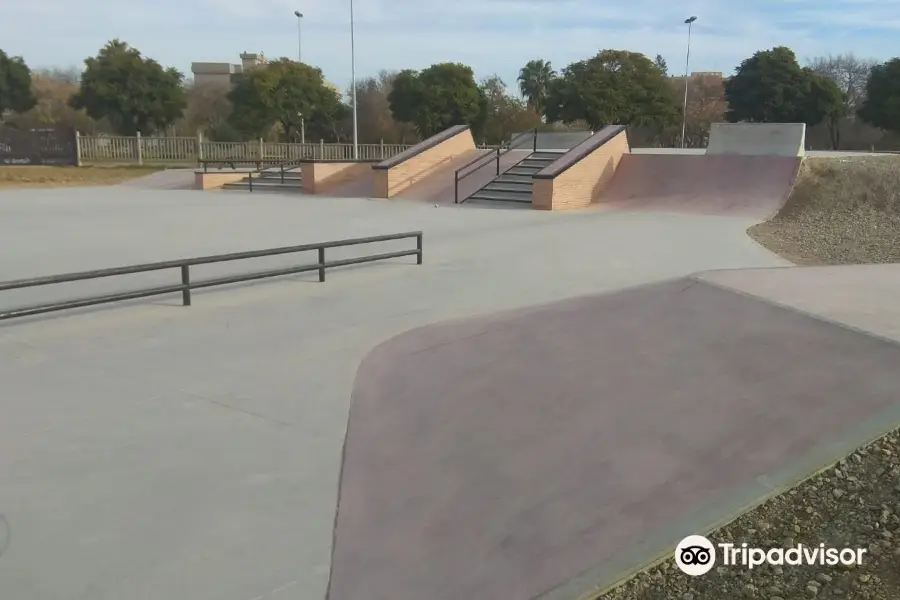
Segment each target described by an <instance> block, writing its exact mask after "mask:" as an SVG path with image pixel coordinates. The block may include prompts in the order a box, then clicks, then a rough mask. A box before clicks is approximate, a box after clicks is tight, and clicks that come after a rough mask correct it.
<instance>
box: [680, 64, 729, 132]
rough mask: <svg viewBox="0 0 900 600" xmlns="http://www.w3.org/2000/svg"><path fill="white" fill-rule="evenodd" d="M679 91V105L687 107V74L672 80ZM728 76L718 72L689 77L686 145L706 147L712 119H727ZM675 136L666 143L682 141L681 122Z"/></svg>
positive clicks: (714, 120)
mask: <svg viewBox="0 0 900 600" xmlns="http://www.w3.org/2000/svg"><path fill="white" fill-rule="evenodd" d="M669 81H670V82H671V84H672V88H673V90H674V92H675V97H676V98H677V102H678V104H679V109H682V108H683V105H682V103H683V102H684V82H685V78H684V77H683V76H681V77H672V78H670V80H669ZM724 83H725V82H724V80H723V78H722V77H721V76H719V75H718V74H712V73H711V74H694V75H691V76H690V77H689V78H688V86H689V87H688V101H687V110H686V111H685V132H684V137H685V145H686V146H688V147H691V148H702V147H704V146H705V145H706V142H707V141H708V139H709V130H710V126H711V125H712V123H719V122H722V121H724V120H725V111H726V110H727V109H728V106H727V105H726V104H725V85H724ZM675 129H677V131H673V132H672V135H670V136H668V137H669V138H671V139H667V140H666V145H671V144H672V143H675V142H677V141H678V139H679V138H680V136H681V127H680V123H679V124H678V126H677V127H676V128H675Z"/></svg>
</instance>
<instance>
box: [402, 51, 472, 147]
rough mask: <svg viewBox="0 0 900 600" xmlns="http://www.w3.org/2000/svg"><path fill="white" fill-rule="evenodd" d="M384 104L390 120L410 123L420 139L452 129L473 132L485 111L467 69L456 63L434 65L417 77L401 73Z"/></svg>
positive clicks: (414, 74) (470, 72)
mask: <svg viewBox="0 0 900 600" xmlns="http://www.w3.org/2000/svg"><path fill="white" fill-rule="evenodd" d="M388 101H389V102H390V107H391V113H392V114H393V116H394V119H396V120H397V121H400V122H404V123H412V124H413V125H415V127H416V129H417V130H418V131H419V133H420V134H421V135H422V136H423V137H428V136H431V135H434V134H436V133H439V132H441V131H443V130H445V129H447V128H448V127H451V126H453V125H472V126H473V128H477V127H478V126H479V125H480V124H481V123H480V119H481V118H482V115H483V114H484V110H485V100H484V96H483V93H482V92H481V90H480V89H479V87H478V84H477V83H475V75H474V73H473V72H472V69H471V67H467V66H466V65H462V64H459V63H438V64H435V65H431V66H430V67H428V68H427V69H425V70H424V71H421V72H419V73H416V72H415V71H401V72H400V73H399V74H398V75H397V77H396V78H395V79H394V83H393V88H392V89H391V93H390V94H389V95H388Z"/></svg>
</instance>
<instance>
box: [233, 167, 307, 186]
mask: <svg viewBox="0 0 900 600" xmlns="http://www.w3.org/2000/svg"><path fill="white" fill-rule="evenodd" d="M222 189H223V190H242V191H245V192H246V191H253V192H266V191H269V192H302V191H303V177H302V175H301V174H300V167H292V168H291V169H285V171H284V181H283V182H282V176H281V168H280V167H273V168H268V169H262V170H260V171H251V172H249V173H247V176H246V177H244V178H243V179H241V180H240V181H235V182H232V183H226V184H225V185H223V186H222Z"/></svg>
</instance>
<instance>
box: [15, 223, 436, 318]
mask: <svg viewBox="0 0 900 600" xmlns="http://www.w3.org/2000/svg"><path fill="white" fill-rule="evenodd" d="M409 238H415V240H416V247H415V249H412V250H398V251H394V252H382V253H380V254H370V255H368V256H360V257H355V258H346V259H342V260H335V261H331V262H326V261H325V250H326V249H328V248H342V247H346V246H358V245H360V244H371V243H376V242H387V241H391V240H402V239H409ZM313 250H315V251H317V252H318V260H317V261H316V262H315V263H313V264H307V265H302V266H295V267H287V268H280V269H269V270H266V271H255V272H253V273H244V274H241V275H231V276H228V277H217V278H214V279H205V280H202V281H191V270H190V269H191V267H193V266H196V265H206V264H213V263H222V262H230V261H235V260H244V259H248V258H262V257H267V256H277V255H281V254H292V253H297V252H311V251H313ZM403 256H415V257H416V264H417V265H421V264H422V232H421V231H410V232H406V233H394V234H389V235H377V236H372V237H364V238H352V239H346V240H335V241H331V242H320V243H317V244H303V245H300V246H285V247H281V248H270V249H268V250H255V251H250V252H233V253H230V254H216V255H213V256H200V257H196V258H185V259H179V260H168V261H163V262H155V263H144V264H140V265H131V266H127V267H114V268H111V269H99V270H94V271H81V272H79V273H67V274H63V275H48V276H46V277H34V278H32V279H18V280H15V281H6V282H0V292H3V291H8V290H18V289H23V288H31V287H38V286H47V285H55V284H58V283H70V282H73V281H85V280H89V279H100V278H105V277H116V276H120V275H132V274H135V273H146V272H149V271H162V270H165V269H179V270H180V271H181V283H179V284H172V285H165V286H157V287H151V288H144V289H140V290H132V291H129V292H120V293H116V294H103V295H98V296H90V297H84V298H78V299H74V300H63V301H60V302H49V303H45V304H35V305H31V306H23V307H19V308H14V309H6V310H2V309H0V320H6V319H15V318H19V317H29V316H33V315H39V314H44V313H49V312H55V311H60V310H69V309H73V308H84V307H87V306H94V305H98V304H108V303H111V302H122V301H124V300H134V299H136V298H148V297H151V296H162V295H165V294H173V293H176V292H181V303H182V305H183V306H190V305H191V290H195V289H202V288H209V287H214V286H219V285H227V284H233V283H241V282H244V281H254V280H257V279H266V278H269V277H279V276H283V275H292V274H295V273H307V272H311V271H318V273H319V281H320V282H322V281H325V270H326V269H331V268H334V267H344V266H348V265H358V264H364V263H369V262H375V261H379V260H387V259H390V258H400V257H403Z"/></svg>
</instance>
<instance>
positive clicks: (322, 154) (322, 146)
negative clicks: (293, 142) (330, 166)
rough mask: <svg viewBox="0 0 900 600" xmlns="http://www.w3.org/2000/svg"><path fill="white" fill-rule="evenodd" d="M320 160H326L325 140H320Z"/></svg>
mask: <svg viewBox="0 0 900 600" xmlns="http://www.w3.org/2000/svg"><path fill="white" fill-rule="evenodd" d="M319 160H325V140H323V139H320V140H319Z"/></svg>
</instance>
